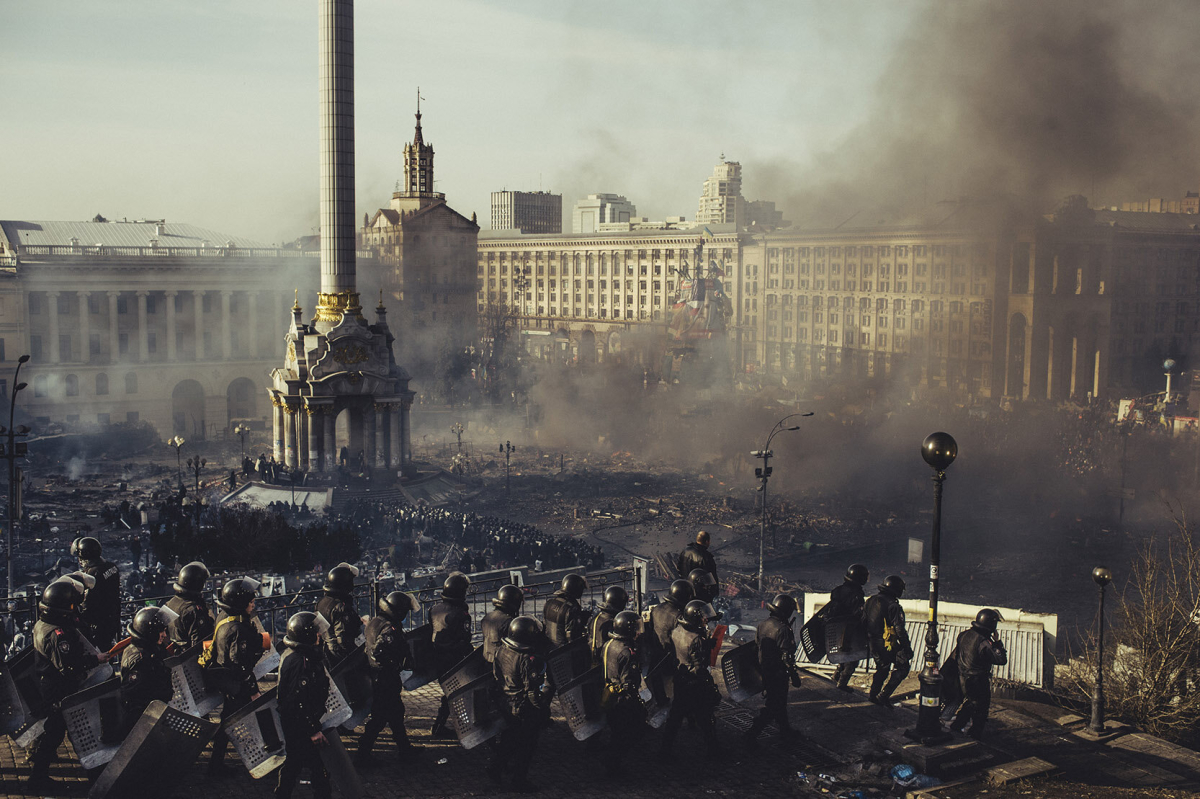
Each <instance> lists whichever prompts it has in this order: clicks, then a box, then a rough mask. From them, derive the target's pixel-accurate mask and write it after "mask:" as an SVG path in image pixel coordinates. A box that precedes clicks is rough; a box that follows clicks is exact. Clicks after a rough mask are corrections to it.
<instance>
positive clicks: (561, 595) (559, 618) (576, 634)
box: [542, 588, 587, 647]
mask: <svg viewBox="0 0 1200 799" xmlns="http://www.w3.org/2000/svg"><path fill="white" fill-rule="evenodd" d="M542 615H543V616H544V617H545V619H546V637H547V638H549V639H550V645H551V646H555V647H559V646H566V645H567V644H569V643H571V642H572V641H578V640H579V639H580V638H582V637H583V636H584V634H585V633H586V632H587V622H586V619H585V618H584V615H583V608H582V607H580V605H579V600H578V599H575V598H574V597H572V596H568V595H567V593H566V592H565V591H563V590H562V589H561V588H560V589H558V590H557V591H555V592H554V595H553V596H552V597H550V598H549V599H547V600H546V604H545V605H544V606H543V607H542Z"/></svg>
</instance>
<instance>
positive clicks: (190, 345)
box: [0, 218, 316, 438]
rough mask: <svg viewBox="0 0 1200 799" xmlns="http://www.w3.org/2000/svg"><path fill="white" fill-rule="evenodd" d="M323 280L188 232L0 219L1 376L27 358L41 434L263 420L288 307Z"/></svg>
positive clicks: (290, 262)
mask: <svg viewBox="0 0 1200 799" xmlns="http://www.w3.org/2000/svg"><path fill="white" fill-rule="evenodd" d="M98 219H99V218H98ZM315 273H316V260H315V259H314V258H311V257H307V256H304V255H302V254H300V253H297V252H294V251H285V250H279V249H277V248H272V247H266V246H264V245H260V244H258V243H256V242H253V241H250V240H246V239H240V238H231V237H228V236H224V235H222V234H219V233H216V232H213V231H208V230H203V229H199V228H195V227H193V226H191V225H185V224H177V223H164V222H157V223H155V222H108V221H92V222H32V221H16V220H13V221H2V222H0V295H2V298H0V337H2V341H0V369H2V368H3V367H4V366H5V365H10V366H12V365H15V361H16V359H17V357H19V356H20V355H22V354H29V355H30V361H29V363H28V364H27V365H26V366H25V367H24V368H23V369H22V372H21V379H22V382H26V383H28V385H29V388H27V389H26V390H25V391H23V392H22V393H21V401H20V405H19V408H20V410H22V411H23V412H27V413H28V414H29V416H30V417H31V418H32V420H33V422H34V425H35V427H36V428H37V429H39V430H41V431H44V430H45V429H47V428H48V427H49V426H50V425H53V424H61V425H63V426H64V427H66V428H67V429H91V428H94V427H96V426H105V425H107V424H110V423H116V422H127V421H147V422H150V423H151V424H153V425H154V426H155V427H156V428H157V429H158V431H159V433H160V434H161V435H162V436H163V437H166V436H170V435H173V434H176V433H177V434H180V435H183V436H184V437H185V438H196V437H199V438H205V437H211V436H213V435H216V434H219V433H220V432H221V431H223V430H227V429H228V428H230V427H231V426H232V425H233V424H236V422H238V421H247V422H251V423H253V424H254V425H255V426H258V425H262V424H265V422H266V420H267V419H268V418H269V413H268V410H269V408H270V405H269V403H268V402H267V397H266V394H265V389H266V376H267V372H268V371H269V369H270V368H271V365H273V363H275V362H278V360H279V358H280V357H282V354H283V336H284V333H285V332H286V330H287V325H288V321H289V316H288V313H287V309H288V308H289V307H290V306H291V304H292V303H293V301H294V300H295V298H296V297H300V298H301V299H304V298H305V297H308V298H312V296H313V294H312V292H313V290H314V289H315V288H316V285H315V283H316V281H315ZM2 387H3V389H4V391H5V394H6V395H7V391H8V390H9V386H8V385H7V381H6V380H5V384H4V385H3V386H2Z"/></svg>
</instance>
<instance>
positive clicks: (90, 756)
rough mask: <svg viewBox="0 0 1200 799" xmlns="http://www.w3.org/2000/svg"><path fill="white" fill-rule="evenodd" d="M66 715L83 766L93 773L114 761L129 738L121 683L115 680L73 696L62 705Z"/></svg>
mask: <svg viewBox="0 0 1200 799" xmlns="http://www.w3.org/2000/svg"><path fill="white" fill-rule="evenodd" d="M62 713H63V719H64V720H65V721H66V722H67V735H68V737H70V739H71V746H72V747H73V748H74V749H75V756H76V757H78V758H79V765H81V766H83V767H84V769H89V770H90V769H94V768H97V767H99V766H103V765H104V764H106V763H107V762H108V761H110V760H112V759H113V756H115V755H116V754H117V750H118V749H120V748H121V741H122V740H123V738H124V734H125V711H124V707H123V706H122V704H121V681H120V680H118V679H117V678H116V677H113V678H112V679H110V680H105V681H104V682H102V683H100V684H99V685H93V686H92V687H91V688H85V689H83V690H82V691H79V692H78V693H74V694H71V695H70V696H68V697H67V698H66V699H64V700H63V701H62Z"/></svg>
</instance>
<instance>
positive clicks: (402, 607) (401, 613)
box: [379, 591, 417, 624]
mask: <svg viewBox="0 0 1200 799" xmlns="http://www.w3.org/2000/svg"><path fill="white" fill-rule="evenodd" d="M416 609H417V599H416V597H414V596H413V595H412V594H410V593H408V592H407V591H392V592H391V593H390V594H386V595H384V596H381V597H379V614H380V615H381V616H384V617H385V618H387V619H388V620H389V621H391V622H392V623H393V624H399V623H400V622H402V621H404V618H405V617H406V616H407V615H408V614H409V613H410V612H412V611H414V610H416Z"/></svg>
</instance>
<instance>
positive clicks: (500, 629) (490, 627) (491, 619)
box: [483, 608, 516, 663]
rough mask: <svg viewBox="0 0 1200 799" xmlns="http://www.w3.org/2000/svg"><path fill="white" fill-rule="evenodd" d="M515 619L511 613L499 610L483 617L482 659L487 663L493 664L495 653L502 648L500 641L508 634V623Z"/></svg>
mask: <svg viewBox="0 0 1200 799" xmlns="http://www.w3.org/2000/svg"><path fill="white" fill-rule="evenodd" d="M515 618H516V616H514V615H513V614H512V613H509V612H508V611H507V610H503V609H501V608H496V609H495V610H493V611H492V612H491V613H489V614H488V615H486V616H484V617H483V659H484V660H486V661H487V662H488V663H494V662H495V660H496V652H497V650H499V649H500V647H501V646H503V644H502V643H501V640H500V639H502V638H504V634H505V633H506V632H508V623H509V622H510V621H512V620H513V619H515Z"/></svg>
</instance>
